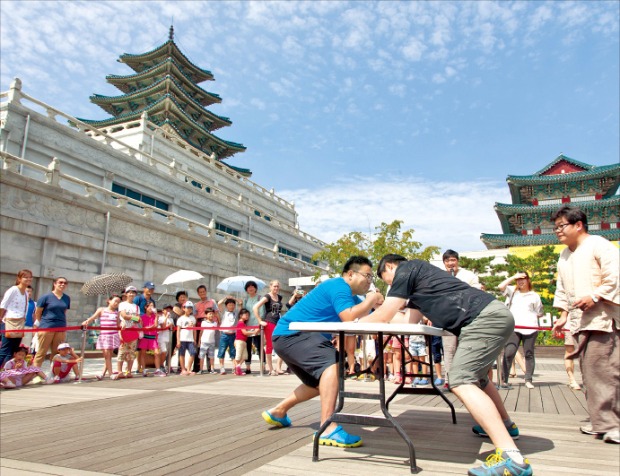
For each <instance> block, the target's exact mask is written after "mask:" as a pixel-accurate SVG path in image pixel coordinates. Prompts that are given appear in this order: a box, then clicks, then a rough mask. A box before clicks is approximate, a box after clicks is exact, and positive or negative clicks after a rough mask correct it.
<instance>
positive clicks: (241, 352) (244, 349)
mask: <svg viewBox="0 0 620 476" xmlns="http://www.w3.org/2000/svg"><path fill="white" fill-rule="evenodd" d="M235 360H236V361H237V362H241V361H242V360H248V343H247V342H246V341H244V340H238V339H237V340H235Z"/></svg>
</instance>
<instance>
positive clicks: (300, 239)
mask: <svg viewBox="0 0 620 476" xmlns="http://www.w3.org/2000/svg"><path fill="white" fill-rule="evenodd" d="M120 61H121V62H123V63H125V64H127V65H129V66H130V67H131V68H132V69H133V70H134V71H135V73H134V74H131V75H128V76H113V75H112V76H108V77H107V80H108V81H109V82H110V83H112V84H114V85H115V86H117V87H118V88H119V89H120V91H121V92H122V93H123V94H121V95H119V96H115V97H106V96H100V95H95V96H93V97H92V98H91V100H92V101H93V102H94V103H95V104H98V105H99V106H101V107H102V108H103V109H104V111H106V112H107V113H109V114H110V115H111V116H112V117H110V118H108V119H105V120H100V121H96V120H81V119H78V118H76V117H74V116H72V115H71V114H69V113H67V112H65V111H63V110H62V109H60V108H56V107H54V106H51V105H48V104H45V103H43V102H41V101H40V100H38V99H36V98H35V97H34V96H31V95H29V94H27V93H26V92H25V91H24V88H23V87H22V82H21V80H20V79H19V78H15V80H14V81H13V82H12V84H11V87H10V89H9V90H8V91H4V92H0V165H1V171H0V229H1V233H0V287H1V288H2V289H7V288H8V287H10V286H11V285H12V284H13V283H14V282H15V273H16V272H17V271H18V270H20V269H24V268H26V269H30V270H32V272H33V275H34V278H35V279H34V281H33V287H34V290H35V295H36V296H40V295H42V294H43V293H45V292H47V291H48V290H49V289H50V283H51V280H52V279H54V278H55V277H58V276H64V277H66V278H68V280H69V283H70V284H69V289H68V290H67V293H68V294H69V295H70V296H71V310H70V311H69V312H68V313H67V317H68V321H69V325H78V324H79V323H80V322H82V321H83V320H84V318H85V317H87V316H89V315H90V314H92V312H93V311H94V310H95V308H96V306H97V298H95V297H91V296H85V295H84V294H82V293H81V292H80V288H81V286H82V284H83V283H84V282H86V281H87V280H88V279H90V278H92V277H93V276H95V275H98V274H102V273H113V272H123V273H127V274H128V275H129V276H131V277H132V278H133V279H134V284H135V285H136V286H138V287H141V284H142V283H143V282H144V281H153V282H154V283H155V284H156V295H157V299H158V302H159V303H169V302H170V301H171V299H173V298H174V292H175V291H176V290H178V287H177V286H168V287H166V286H163V285H162V284H161V283H163V281H164V279H165V277H166V276H168V275H169V274H171V273H172V272H174V271H177V270H179V269H191V270H195V271H198V272H200V273H201V274H202V275H203V276H204V279H202V280H201V281H200V282H201V283H203V284H205V285H206V286H207V287H208V289H209V296H211V297H218V295H219V296H221V295H223V292H222V291H220V290H218V289H217V284H218V283H219V282H220V281H221V280H223V279H224V278H226V277H230V276H235V275H254V276H256V277H257V278H259V279H262V280H263V281H266V282H268V281H269V280H271V279H278V280H280V281H281V282H282V283H283V284H284V289H283V291H284V293H285V294H286V292H287V291H288V290H287V289H286V284H285V283H287V282H288V280H289V279H290V278H299V277H302V276H312V275H314V274H316V273H317V272H320V273H324V272H325V269H324V268H323V267H321V266H320V263H316V262H314V261H313V260H312V256H313V255H314V254H315V253H316V252H317V251H319V250H320V249H322V248H323V247H324V246H325V243H324V242H323V241H321V240H320V239H318V238H316V237H314V236H311V235H309V234H308V233H305V232H304V231H302V230H301V229H300V226H299V221H298V215H297V211H296V209H295V204H294V203H292V202H289V201H287V200H285V199H284V198H282V197H280V196H279V195H277V194H276V193H275V192H274V190H273V189H268V188H265V187H263V186H261V185H259V184H257V183H255V182H253V181H251V180H250V178H249V176H250V171H249V170H247V169H240V168H237V167H234V166H231V165H229V164H227V163H226V162H225V161H228V160H230V159H232V158H233V155H234V154H236V153H239V152H243V151H244V150H245V147H244V146H243V145H241V144H238V143H236V142H231V141H227V140H224V139H222V138H220V137H218V136H216V135H215V134H214V131H217V130H218V129H222V128H224V127H226V126H229V125H230V124H231V121H230V119H228V118H226V117H222V116H218V115H217V114H215V113H213V112H211V111H209V110H208V109H207V108H208V107H210V106H212V105H216V104H217V103H218V102H220V100H221V98H220V97H219V96H218V95H217V94H215V93H211V92H208V91H206V90H205V89H202V88H201V87H199V86H198V83H200V82H202V81H205V80H212V79H213V75H212V74H211V73H210V72H209V71H207V70H205V69H202V68H199V67H198V66H196V65H194V64H193V63H192V62H191V61H189V59H187V58H186V57H185V56H184V55H183V54H182V53H181V51H180V50H179V49H178V47H177V46H176V44H175V43H174V40H173V38H172V32H171V34H170V37H169V39H168V41H166V42H165V43H164V44H163V45H161V46H159V47H157V48H155V49H154V50H152V51H150V52H148V53H145V54H138V55H122V56H121V57H120ZM16 73H18V72H16ZM196 284H197V283H190V284H189V285H185V286H183V288H184V289H186V290H187V291H188V292H189V295H190V298H191V299H194V297H195V296H196V293H195V291H194V290H195V286H196ZM173 302H174V301H173ZM78 338H79V333H72V334H71V335H70V336H69V339H70V340H71V341H72V342H76V339H78Z"/></svg>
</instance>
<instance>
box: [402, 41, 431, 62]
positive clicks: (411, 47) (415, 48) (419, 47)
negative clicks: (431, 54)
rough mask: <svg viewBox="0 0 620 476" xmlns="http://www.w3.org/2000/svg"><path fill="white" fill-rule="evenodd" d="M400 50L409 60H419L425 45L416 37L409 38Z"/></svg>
mask: <svg viewBox="0 0 620 476" xmlns="http://www.w3.org/2000/svg"><path fill="white" fill-rule="evenodd" d="M401 51H402V53H403V56H404V57H405V58H406V59H408V60H409V61H420V60H421V59H422V54H423V53H424V51H426V45H424V43H422V41H421V40H419V39H418V38H410V39H409V41H408V42H407V43H406V44H405V45H404V46H403V47H402V50H401Z"/></svg>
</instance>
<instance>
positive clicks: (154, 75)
mask: <svg viewBox="0 0 620 476" xmlns="http://www.w3.org/2000/svg"><path fill="white" fill-rule="evenodd" d="M173 38H174V29H173V28H172V27H170V34H169V38H168V41H166V42H165V43H164V44H162V45H161V46H159V47H157V48H155V49H154V50H152V51H149V52H147V53H143V54H135V55H134V54H123V55H121V56H120V57H119V59H118V61H119V62H121V63H125V64H126V65H128V66H129V67H130V68H131V69H133V70H134V71H135V74H131V75H127V76H117V75H108V76H106V80H107V81H108V82H109V83H110V84H113V85H114V86H116V87H117V88H118V89H120V90H121V91H122V92H123V94H122V95H120V96H102V95H99V94H95V95H93V96H91V97H90V100H91V101H92V102H93V103H95V104H97V105H98V106H99V107H101V108H102V109H103V110H104V111H106V112H107V113H108V114H111V115H112V116H113V117H111V118H109V119H105V120H88V119H80V120H81V121H83V122H85V123H87V124H90V125H92V126H94V127H96V128H98V129H107V132H108V133H111V134H114V132H115V131H117V130H121V129H122V127H117V126H121V125H122V124H126V123H128V122H132V121H136V120H139V119H140V118H141V117H144V116H145V115H146V116H147V117H148V120H149V121H150V122H152V123H153V124H155V125H157V126H159V127H161V128H162V129H163V130H165V131H167V132H168V133H171V134H173V135H175V136H177V137H179V138H181V139H183V140H184V141H186V142H187V143H188V144H190V145H191V146H192V147H195V148H197V149H199V150H200V151H202V152H205V153H206V154H208V155H209V156H210V157H212V158H217V159H218V160H221V159H225V158H227V157H231V156H232V155H233V154H235V153H237V152H243V151H245V149H246V148H245V147H244V146H243V145H242V144H238V143H236V142H230V141H227V140H224V139H221V138H219V137H217V136H216V135H214V134H213V131H215V130H217V129H220V128H222V127H226V126H230V125H231V124H232V122H231V121H230V119H229V118H227V117H222V116H218V115H217V114H214V113H213V112H211V111H209V110H208V109H206V108H207V107H208V106H211V105H212V104H216V103H221V102H222V100H221V98H220V96H218V95H217V94H214V93H211V92H208V91H206V90H204V89H202V88H201V87H200V86H198V83H201V82H203V81H213V80H214V78H213V74H211V72H210V71H207V70H205V69H202V68H199V67H198V66H196V65H194V64H193V63H192V62H191V61H190V60H189V59H188V58H187V57H186V56H185V55H184V54H183V53H182V52H181V51H180V50H179V48H178V47H177V45H176V43H175V42H174V39H173ZM232 168H234V169H235V170H237V171H238V172H240V173H243V174H244V175H246V176H248V175H251V173H250V171H249V170H247V169H239V168H236V167H232Z"/></svg>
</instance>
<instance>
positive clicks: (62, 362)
mask: <svg viewBox="0 0 620 476" xmlns="http://www.w3.org/2000/svg"><path fill="white" fill-rule="evenodd" d="M81 361H82V358H81V357H78V355H77V354H76V353H75V352H74V351H73V348H72V347H71V345H70V344H68V343H67V342H63V343H62V344H58V353H57V354H56V355H55V356H54V358H53V359H52V372H51V373H50V377H52V378H53V379H54V383H60V382H68V381H69V380H71V376H70V375H69V374H70V373H71V370H73V373H74V374H75V380H79V379H80V371H79V368H78V366H77V364H78V363H80V362H81Z"/></svg>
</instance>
